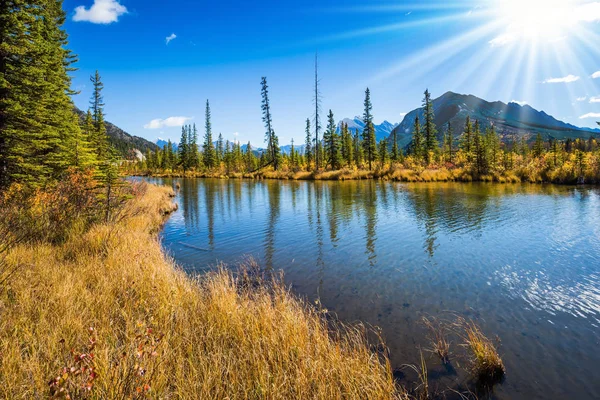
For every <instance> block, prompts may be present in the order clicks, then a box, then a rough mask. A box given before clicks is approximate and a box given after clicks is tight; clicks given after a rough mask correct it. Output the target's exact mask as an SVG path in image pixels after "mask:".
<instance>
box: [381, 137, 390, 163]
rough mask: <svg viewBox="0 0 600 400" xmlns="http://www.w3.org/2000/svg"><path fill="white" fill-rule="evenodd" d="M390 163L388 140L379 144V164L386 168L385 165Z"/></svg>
mask: <svg viewBox="0 0 600 400" xmlns="http://www.w3.org/2000/svg"><path fill="white" fill-rule="evenodd" d="M387 161H388V143H387V140H386V139H383V140H382V141H380V142H379V162H380V163H381V168H382V169H383V167H385V164H386V163H387Z"/></svg>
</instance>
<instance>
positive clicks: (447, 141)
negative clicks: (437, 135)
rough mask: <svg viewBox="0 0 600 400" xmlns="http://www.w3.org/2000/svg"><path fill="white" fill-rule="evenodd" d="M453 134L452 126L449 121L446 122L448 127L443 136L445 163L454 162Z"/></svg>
mask: <svg viewBox="0 0 600 400" xmlns="http://www.w3.org/2000/svg"><path fill="white" fill-rule="evenodd" d="M453 142H454V132H453V130H452V125H451V124H450V121H448V125H447V127H446V133H445V135H444V153H445V157H446V161H447V162H449V163H452V162H454V147H453Z"/></svg>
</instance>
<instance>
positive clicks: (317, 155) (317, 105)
mask: <svg viewBox="0 0 600 400" xmlns="http://www.w3.org/2000/svg"><path fill="white" fill-rule="evenodd" d="M313 101H314V103H315V148H314V153H315V169H316V170H317V171H318V170H319V168H320V167H321V141H320V139H319V132H320V131H321V120H320V117H319V113H320V111H321V92H319V63H318V55H317V54H315V98H314V100H313Z"/></svg>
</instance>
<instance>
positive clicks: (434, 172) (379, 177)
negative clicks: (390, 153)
mask: <svg viewBox="0 0 600 400" xmlns="http://www.w3.org/2000/svg"><path fill="white" fill-rule="evenodd" d="M125 175H126V176H134V177H147V178H187V179H223V180H227V179H245V180H282V181H289V180H295V181H347V180H348V181H357V180H375V181H384V182H401V183H432V182H454V183H499V184H507V183H508V184H540V185H561V186H598V185H600V182H597V181H595V180H587V181H586V180H585V179H584V180H583V182H581V180H577V179H574V180H567V181H556V180H555V181H551V180H544V179H522V178H519V177H518V176H517V175H515V174H508V175H497V174H496V175H484V176H479V177H477V178H474V177H473V176H472V175H470V174H469V173H467V172H465V171H463V170H462V169H454V170H448V169H445V168H442V169H426V170H423V171H422V172H418V171H415V170H411V169H400V170H394V171H377V170H376V171H364V170H357V171H354V170H347V169H343V170H335V171H320V172H308V171H298V172H289V171H266V172H260V173H232V174H226V173H225V174H221V173H207V172H188V173H186V174H183V173H182V172H168V173H139V172H138V173H135V172H134V173H126V174H125Z"/></svg>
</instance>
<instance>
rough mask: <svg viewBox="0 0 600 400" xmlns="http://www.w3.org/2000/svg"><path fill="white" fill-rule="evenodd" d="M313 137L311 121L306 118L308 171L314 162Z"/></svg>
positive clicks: (305, 144)
mask: <svg viewBox="0 0 600 400" xmlns="http://www.w3.org/2000/svg"><path fill="white" fill-rule="evenodd" d="M312 153H313V152H312V135H311V133H310V119H309V118H306V140H305V143H304V157H305V158H306V166H307V169H310V164H311V163H312V161H313V154H312Z"/></svg>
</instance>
